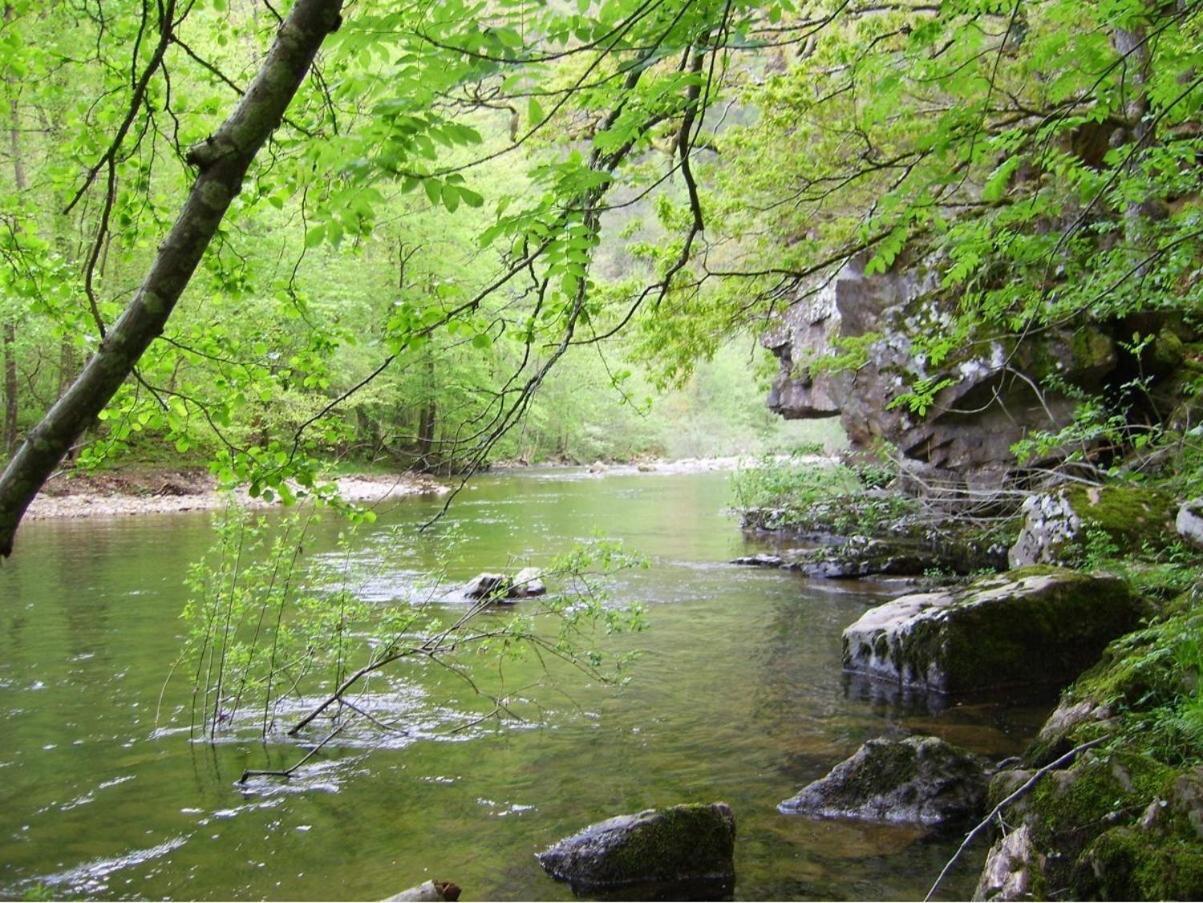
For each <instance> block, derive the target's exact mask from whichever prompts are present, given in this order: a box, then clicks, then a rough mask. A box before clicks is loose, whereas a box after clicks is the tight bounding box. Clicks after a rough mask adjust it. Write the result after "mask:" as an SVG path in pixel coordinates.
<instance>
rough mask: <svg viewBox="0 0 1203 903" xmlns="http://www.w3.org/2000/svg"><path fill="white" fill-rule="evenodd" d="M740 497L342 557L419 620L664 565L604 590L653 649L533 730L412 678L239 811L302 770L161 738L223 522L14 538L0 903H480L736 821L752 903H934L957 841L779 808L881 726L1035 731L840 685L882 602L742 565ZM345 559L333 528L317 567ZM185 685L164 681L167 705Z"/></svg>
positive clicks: (951, 893)
mask: <svg viewBox="0 0 1203 903" xmlns="http://www.w3.org/2000/svg"><path fill="white" fill-rule="evenodd" d="M730 504H731V497H730V488H729V475H728V474H723V473H707V474H690V475H686V474H673V475H657V474H638V475H626V476H607V477H604V478H599V477H596V476H591V475H588V474H585V473H582V472H579V471H571V470H548V471H538V470H534V471H529V472H522V473H519V474H498V475H486V476H483V477H481V478H479V479H478V480H477V481H475V483H474V484H473V485H472V486H471V487H469V489H468V490H467V491H465V493H464V494H463V495H462V496H461V497H460V498H459V499H458V500H457V501H456V502H455V504H454V505H453V507H452V509H451V514H450V515H449V518H450V522H451V523H453V524H455V525H456V530H457V533H458V537H459V538H458V541H457V542H456V543H454V544H449V543H446V542H440V541H430V540H426V539H419V538H417V534H416V533H415V532H414V530H413V529H412V528H413V527H414V526H416V525H417V524H419V523H421V522H423V521H424V520H426V519H427V518H428V517H429V516H430V515H431V514H432V513H433V512H434V511H435V510H436V509H437V508H438V507H440V506H441V505H442V501H441V500H437V499H433V498H412V499H404V500H400V501H397V502H393V503H390V504H389V506H388V507H387V508H384V509H382V510H381V516H380V518H379V520H378V521H377V523H376V524H375V525H374V526H373V527H372V528H371V529H369V530H367V531H365V532H364V533H363V534H361V536H360V537H359V539H358V540H357V546H356V549H355V554H354V556H353V568H354V569H356V570H357V572H359V573H362V574H363V575H365V576H364V579H363V580H362V581H361V582H360V584H358V585H360V586H361V591H362V592H363V593H364V594H365V595H366V596H367V597H368V598H370V599H371V600H372V601H373V602H374V603H376V604H380V605H390V604H402V605H403V604H409V603H408V602H407V601H406V599H408V598H409V597H410V596H412V594H413V591H414V590H413V587H414V586H415V585H416V584H417V583H418V582H419V581H420V580H421V579H422V578H424V577H425V576H427V575H429V574H432V573H437V572H440V571H443V570H445V573H446V575H447V578H448V579H450V580H452V581H459V580H466V579H467V578H469V577H471V576H473V575H474V574H475V573H477V572H479V571H482V570H490V569H499V568H504V567H505V566H506V565H507V564H509V563H510V562H515V561H517V562H521V563H530V564H534V565H542V564H546V563H547V562H548V561H550V559H551V558H552V557H553V556H555V555H557V554H560V553H562V552H564V551H567V550H568V549H569V548H571V547H572V546H573V545H574V544H575V543H577V542H579V541H582V540H586V539H588V538H590V537H591V536H594V535H596V534H602V535H605V536H608V537H615V538H618V539H621V540H623V541H624V543H625V544H626V545H627V546H628V547H629V548H630V549H632V550H636V551H638V552H640V553H642V554H644V555H646V556H648V558H649V559H650V561H651V567H650V568H648V569H646V570H635V571H630V572H624V573H622V574H620V575H618V576H616V577H614V578H613V579H612V580H611V581H610V586H609V588H610V591H611V593H612V594H613V596H614V598H616V599H619V600H624V601H625V600H637V601H640V602H643V603H644V604H646V606H647V608H648V618H649V621H650V625H651V626H650V629H649V630H648V631H646V632H644V633H640V634H636V635H632V636H625V637H623V638H621V639H618V640H614V641H612V642H613V643H616V644H618V645H621V646H622V647H624V648H627V647H629V648H638V649H639V650H641V656H640V658H639V659H638V661H637V662H636V664H635V666H634V668H633V670H632V671H631V680H630V681H629V683H628V684H627V685H626V686H624V687H621V688H614V687H609V686H602V685H598V684H596V683H594V682H590V681H589V680H587V679H586V678H585V677H583V676H581V675H573V674H569V673H563V674H559V675H557V677H558V680H557V685H556V686H555V687H550V686H548V687H542V688H538V689H534V690H531V691H530V692H529V694H527V695H529V696H530V697H531V703H530V705H529V706H528V707H527V713H528V720H527V721H526V722H524V723H521V724H516V725H513V726H501V727H498V726H495V725H493V724H492V723H491V722H490V723H484V724H480V725H475V726H473V727H471V728H470V729H468V730H458V729H457V726H459V727H462V726H463V725H464V724H467V723H470V718H471V711H469V704H470V700H466V699H464V698H463V693H462V690H460V691H457V690H455V689H453V688H451V686H450V685H449V683H448V681H447V679H446V676H445V675H439V674H433V673H431V671H430V669H423V668H417V667H411V668H409V669H408V670H404V671H402V673H400V674H398V675H397V676H396V677H395V681H396V682H395V684H394V690H395V692H396V694H397V699H398V700H400V702H398V706H399V715H400V716H401V717H404V718H405V719H407V720H408V721H409V722H410V723H412V724H413V725H414V729H413V730H412V731H411V732H410V733H409V734H408V735H406V736H403V737H392V738H385V739H384V740H382V741H381V742H380V743H376V744H370V745H365V744H364V743H362V742H354V741H350V740H349V741H347V742H346V743H344V744H343V745H341V746H340V745H337V744H338V741H335V742H333V743H332V744H331V745H330V746H327V747H326V748H325V749H323V750H322V751H321V752H320V753H319V754H318V755H317V756H315V757H314V759H313V760H312V761H311V762H310V763H309V765H308V766H307V767H306V768H305V769H304V770H303V771H302V772H300V773H299V778H298V779H297V780H294V781H292V782H279V781H271V780H267V781H263V782H259V783H255V784H253V785H252V786H251V787H250V788H249V789H248V788H243V787H240V786H239V785H238V784H237V783H236V782H237V779H238V777H239V776H240V774H241V772H242V771H243V769H244V768H246V767H252V768H261V767H264V766H265V765H267V764H269V763H271V764H273V765H274V766H276V767H279V766H281V765H286V764H289V763H290V762H292V761H294V760H295V759H296V758H297V757H298V755H299V752H298V750H297V749H295V748H291V747H286V746H281V745H276V746H273V747H271V748H266V749H265V748H264V747H262V746H261V745H259V744H258V743H255V742H250V741H240V742H225V743H219V744H217V745H210V744H207V743H200V742H190V741H189V739H188V736H187V733H186V732H180V731H178V730H163V729H161V724H160V725H159V726H158V727H157V726H156V709H157V708H158V707H159V696H160V691H161V689H162V687H163V682H164V678H165V677H166V675H167V672H168V669H169V666H170V664H171V662H172V661H173V660H174V659H175V657H176V655H177V654H178V651H179V644H180V636H181V633H182V625H181V621H180V617H179V615H180V609H181V607H182V605H183V602H184V599H185V597H186V590H185V589H184V586H183V577H184V573H185V571H186V569H187V567H188V565H189V563H190V562H192V561H194V560H196V559H197V558H198V557H199V556H200V555H201V554H202V553H203V552H204V551H205V549H206V548H208V546H209V545H210V543H211V542H212V538H213V534H212V526H211V520H212V516H211V515H209V514H175V515H157V516H155V515H148V516H142V517H126V518H114V519H99V518H97V519H89V520H79V521H44V522H37V523H30V524H28V525H27V526H25V527H24V528H23V531H22V534H21V536H20V540H19V544H18V550H17V554H16V556H15V558H14V559H13V560H12V561H10V562H8V563H5V564H4V566H3V567H0V719H2V721H0V897H4V896H12V897H18V898H19V897H21V896H23V895H25V894H36V893H49V894H53V895H55V896H60V897H61V896H66V897H72V896H94V897H103V898H164V899H165V898H196V899H241V898H268V899H271V898H283V899H292V900H306V899H368V900H370V899H381V898H383V897H385V896H388V895H389V894H392V893H396V892H397V891H399V890H401V889H403V888H405V887H408V886H411V885H413V884H417V883H419V882H421V881H423V880H426V879H427V878H437V879H440V880H452V881H455V882H456V883H458V884H459V885H461V886H462V887H463V888H464V899H465V900H473V899H536V900H543V899H548V900H556V899H571V893H570V891H569V889H568V888H567V887H566V886H565V885H562V884H560V883H557V882H556V881H553V880H552V879H551V878H549V877H547V876H546V875H544V874H543V872H542V871H541V870H540V868H539V866H538V864H537V863H536V861H535V859H534V857H533V854H534V853H535V852H536V851H537V850H540V849H542V848H543V847H545V846H547V845H548V844H550V843H552V842H554V841H555V840H557V839H559V838H560V837H562V836H564V835H566V834H570V833H573V832H575V831H576V830H578V829H579V828H581V827H583V826H585V825H586V824H589V823H591V822H593V821H597V820H599V819H602V818H606V817H609V816H611V815H616V814H619V813H624V812H633V811H637V810H639V809H642V808H645V807H648V806H659V805H667V804H672V803H676V802H685V801H703V802H709V801H714V800H725V801H726V802H728V803H730V804H731V806H732V808H733V809H734V811H735V814H736V819H737V826H738V829H737V841H736V871H737V883H736V889H735V892H736V896H737V898H739V899H814V898H821V899H908V898H916V897H918V898H921V897H922V896H923V894H924V893H925V892H926V889H927V886H928V885H929V884H930V882H931V880H932V878H933V877H934V876H935V874H936V873H937V872H938V871H939V870H940V868H941V866H942V865H943V863H944V862H945V860H946V859H947V858H948V857H949V855H950V854H951V853H952V851H953V849H955V847H956V843H957V841H956V839H949V838H943V839H932V838H925V837H922V836H919V835H917V834H916V833H915V832H912V831H910V830H908V829H905V828H887V827H879V826H871V825H865V824H857V823H841V822H834V821H822V822H815V821H810V820H806V819H802V818H797V817H787V816H783V815H780V814H778V813H777V811H776V809H775V806H776V804H777V803H778V802H779V801H780V800H782V799H784V798H786V797H788V796H791V795H792V794H793V793H795V792H796V791H797V789H798V788H799V787H800V786H801V785H803V784H805V783H806V782H808V781H810V780H813V779H815V778H817V777H820V776H822V775H823V774H824V773H826V771H827V770H828V769H829V768H830V767H831V766H832V765H834V764H835V763H836V762H837V761H839V760H840V759H842V758H843V757H845V756H847V755H848V754H850V753H851V752H852V751H854V750H855V749H856V748H857V746H858V745H859V744H861V743H862V742H863V741H865V740H866V739H869V738H871V737H875V736H878V735H881V734H883V733H892V734H902V733H907V732H916V731H917V732H928V733H938V734H939V735H941V736H943V737H945V739H948V740H951V741H953V742H956V743H960V744H962V745H965V746H967V747H969V748H971V749H974V750H977V751H979V752H982V753H986V754H990V755H996V756H1000V755H1007V754H1012V753H1016V752H1018V751H1019V750H1021V749H1022V747H1023V746H1024V744H1025V743H1026V741H1027V740H1028V739H1029V738H1030V737H1031V735H1032V734H1033V733H1034V732H1035V730H1036V728H1037V727H1038V725H1039V723H1040V721H1041V718H1042V716H1043V715H1044V714H1045V712H1046V708H1045V707H1041V706H1034V707H1026V708H1014V707H1003V706H994V705H990V704H981V705H973V706H954V707H952V708H947V709H944V710H943V711H932V710H931V709H930V708H928V706H926V705H925V704H924V703H923V702H922V701H914V700H912V701H910V702H909V703H907V704H906V705H903V704H902V703H900V702H898V701H894V700H890V699H887V698H883V696H882V694H881V693H878V692H875V691H874V690H873V688H872V687H870V686H866V685H864V684H859V683H849V682H848V681H846V680H845V678H844V677H843V675H842V674H841V671H840V631H841V629H842V628H843V627H845V626H846V625H847V624H849V623H851V622H852V621H853V620H855V619H856V618H857V617H858V616H859V615H860V614H861V613H862V612H863V611H864V610H865V608H866V606H867V605H870V604H872V603H874V602H879V601H881V599H882V595H881V592H880V588H877V589H876V591H872V590H874V589H875V588H874V587H870V586H860V585H857V584H855V583H836V582H829V583H824V582H821V581H806V580H803V579H802V578H801V577H799V576H797V575H796V574H791V573H787V572H783V571H775V570H758V569H753V568H741V567H735V566H731V565H728V564H726V562H727V561H728V560H729V559H730V558H732V557H734V556H737V555H741V554H747V553H748V552H750V551H755V550H759V549H761V548H763V546H761V545H758V544H756V543H754V542H750V541H748V540H745V538H744V537H743V536H742V534H741V533H740V531H739V529H738V523H737V521H736V520H735V518H734V517H733V515H732V514H731V513H730V511H729V510H728V509H729V505H730ZM390 528H393V529H394V530H399V531H400V536H401V537H402V540H398V539H397V538H396V537H397V534H396V533H393V532H390ZM407 536H408V537H413V538H412V541H404V537H407ZM333 545H334V527H333V526H329V527H327V528H326V530H325V532H324V533H323V534H322V535H321V536H320V537H319V539H318V542H317V546H316V547H315V548H314V549H312V550H310V551H311V553H312V554H315V555H317V556H319V557H320V556H321V555H330V554H331V551H330V550H331V549H332V548H333ZM366 575H370V577H369V576H366ZM553 589H555V587H553ZM448 604H451V603H448ZM523 604H527V603H519V605H523ZM471 666H472V667H478V668H481V669H484V668H492V667H493V663H492V662H490V661H485V660H481V661H480V662H478V663H475V664H473V665H471ZM186 692H187V688H186V687H185V686H184V685H183V684H180V683H178V682H175V683H173V684H169V685H168V690H167V693H166V694H165V700H164V707H165V709H166V710H167V711H169V712H170V711H178V710H179V708H180V706H181V705H182V702H181V698H182V696H183V695H184V694H186ZM530 713H534V715H533V717H531V716H530ZM980 862H981V852H980V851H978V852H977V854H976V855H973V856H969V857H967V863H966V865H964V866H963V867H962V868H960V869H959V870H958V871H957V872H956V873H955V874H954V875H953V877H952V878H951V880H950V881H949V882H948V884H947V886H946V887H945V888H944V891H943V892H944V894H945V895H947V896H948V897H957V896H961V897H963V896H965V895H967V894H968V893H970V892H971V890H972V887H973V883H974V881H975V878H976V868H977V867H978V866H980Z"/></svg>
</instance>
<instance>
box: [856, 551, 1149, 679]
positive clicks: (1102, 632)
mask: <svg viewBox="0 0 1203 903" xmlns="http://www.w3.org/2000/svg"><path fill="white" fill-rule="evenodd" d="M1141 614H1142V606H1141V604H1140V602H1139V600H1138V599H1137V598H1136V597H1135V596H1133V595H1132V592H1131V591H1130V590H1129V588H1128V586H1127V584H1126V583H1124V582H1123V581H1122V580H1120V579H1118V578H1116V577H1111V576H1094V575H1091V574H1084V573H1079V572H1077V571H1068V570H1062V569H1060V568H1048V567H1045V568H1025V569H1021V570H1017V571H1008V572H1007V573H1005V574H999V575H995V576H991V577H986V578H983V579H981V580H977V581H975V582H973V583H971V584H969V585H968V586H966V587H963V588H961V589H956V590H949V591H944V592H935V593H920V594H915V595H909V596H903V597H901V598H899V599H895V600H894V601H893V602H889V603H887V604H885V605H881V606H879V607H877V608H874V609H871V610H870V611H868V612H866V613H865V614H864V615H863V616H862V617H861V618H860V620H858V621H857V622H856V623H855V624H853V625H852V626H851V627H849V628H848V629H846V630H845V631H844V667H845V668H847V669H849V670H851V671H856V672H860V673H863V674H867V675H869V676H871V677H877V678H881V679H883V680H889V681H893V682H897V683H899V684H901V685H903V686H919V687H925V688H926V689H928V690H933V691H936V692H940V693H965V692H972V691H977V690H988V689H996V688H1003V687H1051V686H1063V685H1065V684H1067V683H1068V682H1069V681H1071V680H1073V679H1074V678H1075V677H1076V676H1077V675H1078V674H1079V673H1081V672H1082V671H1083V670H1084V669H1085V668H1086V667H1088V666H1089V665H1091V664H1093V663H1094V662H1095V661H1096V660H1097V659H1098V657H1099V655H1100V653H1101V652H1102V650H1103V647H1104V646H1106V644H1107V643H1108V641H1110V640H1112V639H1114V638H1115V637H1117V636H1119V635H1120V634H1122V633H1126V632H1128V631H1129V630H1133V629H1135V628H1136V626H1137V624H1138V622H1139V620H1140V617H1141Z"/></svg>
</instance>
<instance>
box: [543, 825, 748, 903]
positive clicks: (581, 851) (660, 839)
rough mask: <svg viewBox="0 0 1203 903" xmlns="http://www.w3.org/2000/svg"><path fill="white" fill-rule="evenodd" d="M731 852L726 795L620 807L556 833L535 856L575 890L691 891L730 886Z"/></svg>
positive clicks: (698, 893) (707, 894) (686, 895)
mask: <svg viewBox="0 0 1203 903" xmlns="http://www.w3.org/2000/svg"><path fill="white" fill-rule="evenodd" d="M734 854H735V816H734V815H733V814H732V812H731V808H730V807H729V806H728V805H727V804H726V803H711V804H710V805H700V804H688V805H681V806H671V807H669V808H666V809H647V810H645V811H643V812H639V813H637V814H635V815H619V816H617V817H615V818H610V819H607V820H606V821H602V822H598V823H596V824H593V825H590V826H589V827H587V828H585V829H584V830H583V831H581V832H579V833H577V834H574V835H572V836H571V837H567V838H565V839H563V840H561V841H560V842H559V843H556V844H554V845H553V846H551V847H548V848H547V849H546V850H544V851H543V852H541V853H539V854H538V855H537V858H538V860H539V864H540V865H541V866H543V868H544V870H545V871H547V873H548V874H550V875H551V876H552V877H554V878H557V879H559V880H561V881H567V882H568V883H569V884H571V885H572V888H573V891H574V892H578V893H596V892H604V891H615V890H625V891H632V890H641V891H646V893H647V894H649V895H654V896H660V895H663V894H665V893H668V894H672V895H673V896H675V897H676V899H691V898H712V897H716V896H722V895H723V894H725V893H727V892H729V890H730V888H731V886H732V885H733V883H734V880H735V859H734ZM651 898H652V897H651V896H648V897H645V899H651Z"/></svg>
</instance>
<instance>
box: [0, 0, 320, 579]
mask: <svg viewBox="0 0 1203 903" xmlns="http://www.w3.org/2000/svg"><path fill="white" fill-rule="evenodd" d="M341 9H342V0H297V3H296V5H295V6H294V7H293V8H292V11H291V12H290V13H289V14H288V17H287V18H286V19H285V20H284V22H283V23H282V24H281V26H280V30H279V31H278V32H277V33H276V38H275V41H274V42H273V43H272V46H271V49H270V50H269V51H268V54H267V57H266V58H265V59H264V61H263V66H262V67H261V68H260V70H259V72H258V74H257V75H256V76H255V80H254V81H253V82H252V83H251V86H250V88H248V89H247V92H246V94H244V95H243V97H242V100H241V101H240V102H239V103H238V106H237V107H236V108H235V109H234V112H233V113H231V114H230V117H229V118H228V119H227V120H226V121H225V122H224V123H222V125H221V127H220V128H219V129H218V130H217V131H216V132H214V134H213V135H212V136H210V137H209V138H207V139H206V140H205V141H204V142H202V143H201V144H199V145H197V146H196V147H194V148H193V149H192V150H191V151H190V152H189V154H188V160H189V162H190V163H191V164H193V165H194V166H196V167H197V169H198V170H199V174H198V175H197V179H196V182H195V183H194V184H193V186H192V190H191V192H189V195H188V199H187V201H185V203H184V206H183V208H182V209H181V210H180V213H179V215H178V216H177V218H176V221H175V224H174V225H173V226H172V228H171V231H170V232H169V233H168V235H167V238H166V239H165V240H164V242H163V244H162V245H160V247H159V250H158V253H157V254H156V255H155V259H154V262H153V263H152V264H151V267H150V271H149V272H148V273H147V275H146V278H145V280H144V281H143V283H142V285H141V286H140V287H139V289H138V291H137V293H136V294H135V295H134V297H133V299H132V300H131V301H130V303H129V306H127V307H126V309H125V311H124V312H123V313H122V315H121V317H120V318H119V319H118V320H117V322H116V323H114V324H113V327H112V329H110V330H109V333H108V335H107V336H105V339H104V341H103V342H101V343H100V348H99V349H98V350H97V352H96V354H95V355H94V356H93V357H92V359H91V360H89V361H88V363H87V364H86V365H85V366H84V368H83V371H82V372H81V373H80V374H79V376H78V377H76V379H75V381H74V382H73V383H72V384H71V387H70V388H69V389H68V390H67V391H66V393H65V394H64V395H63V396H62V397H61V398H60V399H59V400H58V402H57V403H56V404H55V405H54V407H52V408H51V409H50V411H49V412H48V413H47V414H46V416H45V417H43V418H42V420H41V422H40V423H38V425H37V426H36V427H34V428H33V430H31V431H30V433H29V435H28V436H27V437H26V439H25V441H24V443H22V445H21V447H20V448H19V449H18V450H17V453H16V454H15V455H14V456H13V458H12V460H11V461H9V463H8V467H6V468H5V470H4V473H3V475H0V556H5V557H7V556H8V555H10V554H12V548H13V540H14V538H15V536H16V532H17V526H18V524H20V522H21V516H22V515H23V514H24V513H25V509H26V508H27V507H29V503H30V502H31V501H33V498H34V496H35V495H37V493H38V491H39V490H40V489H41V488H42V484H43V483H45V481H46V479H47V478H48V477H49V476H50V474H51V473H52V472H53V471H54V468H55V467H57V466H58V464H59V462H60V461H61V460H62V459H63V456H64V455H66V453H67V451H68V450H69V449H70V448H71V446H72V444H73V443H74V442H75V441H76V439H78V438H79V436H80V434H81V433H83V431H84V430H85V429H86V428H87V427H88V426H89V425H90V424H91V423H92V422H93V421H94V420H95V418H96V416H97V415H98V414H99V413H100V412H101V410H103V408H104V406H105V405H106V404H108V402H109V399H111V398H112V397H113V395H114V393H116V391H117V389H118V388H119V387H120V386H121V384H122V383H123V382H124V381H125V379H126V378H127V377H128V376H129V375H130V374H131V372H132V371H133V369H134V366H135V365H136V364H137V362H138V359H139V358H140V357H141V356H142V353H143V352H144V351H145V350H146V348H147V346H148V345H149V344H150V343H151V342H152V341H153V340H154V339H155V338H156V337H157V336H159V335H160V334H161V333H162V332H163V327H164V326H165V325H166V323H167V318H168V317H170V316H171V312H172V310H173V309H174V307H175V304H176V302H177V301H178V300H179V298H180V295H181V294H182V293H183V291H184V288H185V287H186V286H187V285H188V281H189V280H190V279H191V278H192V274H193V272H194V271H195V270H196V267H197V265H198V264H199V263H200V261H201V257H202V256H203V255H204V253H205V249H206V248H207V247H208V245H209V242H210V240H211V239H212V238H213V235H214V233H216V231H217V227H218V226H219V225H220V223H221V220H222V217H224V216H225V213H226V210H227V209H229V206H230V202H231V201H233V200H234V198H235V197H236V196H237V195H238V192H239V191H240V190H241V188H242V179H243V176H244V175H245V174H246V171H247V167H249V166H250V163H251V160H253V159H254V157H255V154H256V153H258V151H259V148H260V147H262V146H263V143H264V142H265V141H266V140H267V138H268V136H269V135H271V133H272V131H273V130H274V129H275V128H276V126H277V125H279V123H280V120H281V118H282V117H283V116H284V111H285V109H287V107H288V104H289V103H290V102H291V101H292V98H293V95H295V94H296V92H297V89H298V88H299V87H300V85H301V81H302V80H303V79H304V78H305V75H306V74H307V73H308V72H309V67H310V66H311V65H312V63H313V58H314V56H315V55H316V54H317V51H318V48H319V47H321V44H322V41H324V40H325V38H326V36H327V35H328V34H330V32H332V31H334V30H335V29H336V28H337V27H338V25H339V21H340V19H339V14H340V12H341Z"/></svg>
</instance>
